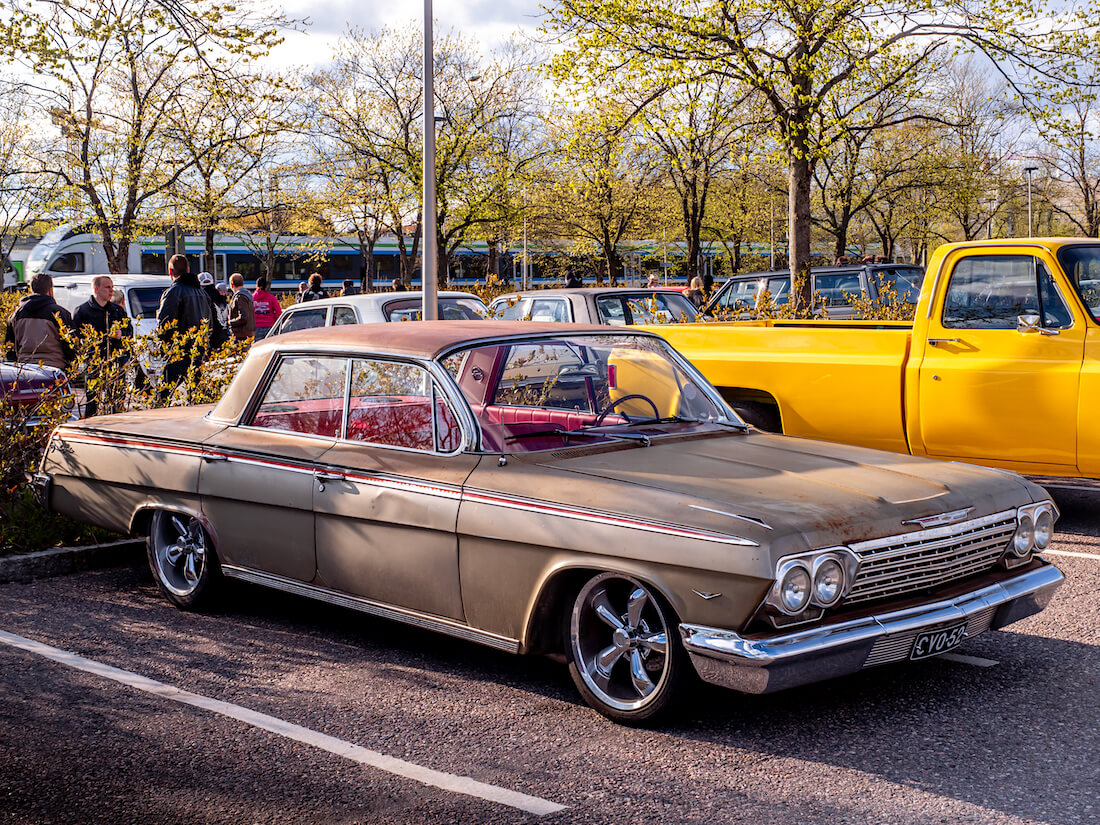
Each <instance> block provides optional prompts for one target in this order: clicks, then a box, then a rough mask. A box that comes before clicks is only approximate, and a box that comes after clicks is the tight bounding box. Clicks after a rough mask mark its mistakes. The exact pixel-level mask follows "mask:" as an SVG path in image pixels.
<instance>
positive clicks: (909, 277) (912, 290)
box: [871, 266, 924, 304]
mask: <svg viewBox="0 0 1100 825" xmlns="http://www.w3.org/2000/svg"><path fill="white" fill-rule="evenodd" d="M871 277H872V278H873V280H874V281H875V286H876V288H877V289H878V295H879V298H880V299H882V298H886V297H892V298H893V300H895V301H897V302H899V303H908V304H915V303H916V302H917V298H919V297H920V288H921V284H922V283H924V270H923V269H921V268H920V267H919V266H897V267H888V268H886V269H876V270H875V271H874V273H873V274H872V276H871ZM891 292H892V293H893V296H890V293H891Z"/></svg>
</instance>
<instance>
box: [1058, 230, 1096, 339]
mask: <svg viewBox="0 0 1100 825" xmlns="http://www.w3.org/2000/svg"><path fill="white" fill-rule="evenodd" d="M1058 263H1060V264H1061V265H1062V270H1063V271H1064V272H1065V273H1066V276H1067V277H1068V278H1069V281H1070V283H1071V284H1073V288H1074V289H1076V290H1077V294H1078V295H1080V296H1081V300H1082V301H1084V303H1085V306H1086V307H1088V309H1089V312H1090V313H1091V314H1092V317H1093V318H1094V319H1095V320H1097V321H1100V246H1063V247H1062V248H1061V249H1059V250H1058Z"/></svg>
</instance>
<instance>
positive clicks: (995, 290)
mask: <svg viewBox="0 0 1100 825" xmlns="http://www.w3.org/2000/svg"><path fill="white" fill-rule="evenodd" d="M1021 315H1039V316H1041V320H1042V325H1043V326H1044V327H1052V328H1056V327H1064V326H1069V325H1070V324H1071V323H1072V316H1071V315H1070V312H1069V309H1068V308H1067V307H1066V304H1065V301H1064V300H1063V299H1062V297H1061V295H1059V294H1058V289H1057V287H1056V286H1055V284H1054V279H1053V278H1052V277H1051V275H1050V272H1049V271H1048V270H1047V268H1046V267H1045V266H1044V265H1043V264H1042V263H1041V262H1038V261H1036V260H1035V258H1033V257H1031V256H1030V255H976V256H973V257H969V258H963V259H962V260H961V261H959V262H958V264H956V265H955V268H954V270H953V271H952V272H951V281H950V282H949V283H948V287H947V297H946V298H945V301H944V308H943V325H944V327H947V328H957V329H1015V328H1016V323H1017V318H1018V317H1019V316H1021Z"/></svg>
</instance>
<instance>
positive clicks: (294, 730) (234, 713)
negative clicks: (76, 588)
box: [0, 630, 566, 816]
mask: <svg viewBox="0 0 1100 825" xmlns="http://www.w3.org/2000/svg"><path fill="white" fill-rule="evenodd" d="M0 642H3V643H4V644H6V645H9V646H11V647H15V648H19V649H20V650H26V651H28V652H30V653H36V654H38V655H39V656H43V657H45V658H47V659H51V660H53V661H55V662H60V663H61V664H63V665H67V666H69V667H72V668H75V669H77V670H82V671H84V672H85V673H93V674H95V675H96V676H102V677H103V678H105V679H111V680H113V681H115V682H120V683H121V684H124V685H128V686H129V687H133V688H137V689H138V690H141V691H145V692H146V693H152V694H154V695H156V696H160V697H162V698H164V699H171V700H172V701H173V702H180V703H182V704H185V705H192V706H194V707H197V708H204V709H205V710H210V711H213V712H214V713H220V714H221V715H222V716H228V717H229V718H231V719H237V720H238V721H241V722H244V723H245V724H248V725H252V726H253V727H257V728H261V729H262V730H266V731H270V732H271V733H275V734H278V735H279V736H285V737H286V738H287V739H293V740H295V741H297V742H302V743H304V744H306V745H312V746H313V747H315V748H320V749H321V750H324V751H328V752H329V753H333V754H336V755H337V756H342V757H344V758H345V759H350V760H351V761H353V762H358V763H359V764H360V765H367V766H368V767H372V768H378V769H379V770H382V771H386V772H387V773H392V774H395V775H397V776H403V777H405V778H406V779H413V780H415V781H417V782H420V783H422V784H424V785H429V786H431V787H433V788H439V789H441V790H444V791H452V792H454V793H460V794H465V795H467V796H473V797H477V798H478V799H484V800H487V801H489V802H497V803H499V804H501V805H507V806H508V807H510V808H518V809H519V810H521V811H526V812H527V813H530V814H535V815H537V816H543V815H545V814H552V813H557V812H558V811H563V810H565V807H566V806H565V805H559V804H557V803H556V802H550V801H549V800H546V799H540V798H539V797H537V796H528V795H527V794H524V793H519V792H518V791H510V790H508V789H507V788H499V787H497V786H496V785H488V784H486V783H484V782H478V781H477V780H476V779H471V778H470V777H468V776H456V775H455V774H450V773H443V772H442V771H436V770H432V769H431V768H425V767H423V766H421V765H417V764H414V763H412V762H406V761H405V760H404V759H397V758H395V757H392V756H386V755H385V754H384V753H379V752H378V751H372V750H367V749H366V748H362V747H359V746H358V745H353V744H352V743H350V742H345V741H344V740H342V739H337V738H336V737H334V736H328V735H327V734H324V733H318V732H317V731H315V730H310V729H309V728H303V727H301V726H300V725H295V724H293V723H291V722H286V721H284V720H282V719H277V718H276V717H274V716H268V715H267V714H265V713H259V712H257V711H254V710H249V709H248V708H245V707H241V706H240V705H233V704H230V703H229V702H222V701H219V700H218V699H211V698H209V697H207V696H200V695H199V694H197V693H190V692H189V691H186V690H180V689H179V688H175V687H172V686H171V685H167V684H165V683H164V682H158V681H156V680H154V679H147V678H146V677H144V676H139V675H138V674H136V673H131V672H130V671H128V670H120V669H119V668H117V667H111V666H110V665H105V664H103V663H101V662H96V661H94V660H92V659H85V658H84V657H83V656H80V655H78V654H76V653H71V652H69V651H67V650H60V649H59V648H56V647H50V646H49V645H44V644H42V643H41V642H36V641H33V640H31V639H25V638H23V637H22V636H16V635H15V634H13V633H6V632H5V631H3V630H0Z"/></svg>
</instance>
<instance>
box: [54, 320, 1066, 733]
mask: <svg viewBox="0 0 1100 825" xmlns="http://www.w3.org/2000/svg"><path fill="white" fill-rule="evenodd" d="M37 481H38V486H39V491H40V493H41V495H42V497H43V498H44V499H45V500H46V501H47V502H48V504H49V506H50V507H52V508H53V509H55V510H58V511H60V512H62V513H66V514H68V515H70V516H73V517H75V518H78V519H83V520H85V521H89V522H93V523H96V524H100V525H103V526H105V527H108V528H112V529H115V530H121V531H134V532H137V533H142V534H146V535H148V537H149V541H148V548H149V561H150V564H151V567H152V570H153V573H154V576H155V578H156V581H157V583H158V584H159V586H160V588H161V590H162V591H163V593H164V594H165V596H166V597H167V598H168V599H170V600H171V601H172V602H174V603H175V604H177V605H179V606H180V607H185V608H191V607H198V606H200V605H201V604H202V603H203V602H205V601H207V600H208V599H209V598H210V597H211V596H212V595H213V594H214V593H215V591H216V588H217V586H218V585H219V582H220V580H221V578H222V577H225V576H229V577H234V578H238V579H244V580H247V581H251V582H256V583H259V584H263V585H267V586H270V587H274V588H278V589H280V590H285V591H289V592H291V593H297V594H301V595H304V596H309V597H313V598H317V599H321V600H324V601H328V602H332V603H335V604H339V605H343V606H346V607H349V608H352V609H356V610H361V611H365V612H367V613H372V614H375V615H378V616H383V617H386V618H388V619H392V620H396V621H399V622H408V623H410V624H414V625H418V626H421V627H427V628H432V629H435V630H438V631H441V632H443V633H449V634H452V635H454V636H457V637H460V638H463V639H470V640H473V641H477V642H481V643H484V644H488V645H491V646H493V647H497V648H501V649H503V650H508V651H513V652H517V653H533V652H553V651H558V652H562V653H564V654H565V656H566V658H567V659H568V661H569V663H570V665H569V667H570V670H571V672H572V675H573V678H574V681H575V682H576V685H577V688H578V689H579V690H580V692H581V694H582V695H583V696H584V698H585V699H586V700H587V701H588V703H589V704H591V705H592V706H593V707H594V708H596V709H597V710H598V711H600V712H601V713H603V714H605V715H607V716H609V717H611V718H613V719H617V720H620V721H624V722H633V723H637V722H642V721H646V720H650V719H653V718H655V717H657V716H658V715H660V714H661V713H662V712H664V711H666V710H668V709H670V708H671V707H672V705H673V700H674V697H675V695H676V694H677V692H678V689H679V688H680V687H681V686H682V685H683V683H684V682H685V680H686V679H687V678H688V677H690V676H691V675H692V671H694V672H695V673H697V674H698V675H699V676H701V677H702V678H703V679H705V680H707V681H709V682H713V683H716V684H719V685H724V686H727V687H730V688H734V689H737V690H741V691H747V692H751V693H762V692H766V691H773V690H778V689H781V688H785V687H790V686H793V685H799V684H804V683H807V682H812V681H816V680H821V679H825V678H828V677H831V676H836V675H839V674H845V673H851V672H855V671H858V670H860V669H861V668H865V667H871V666H873V665H878V664H883V663H886V662H896V661H902V660H906V659H920V658H924V657H926V656H932V655H935V654H938V653H943V652H945V651H947V650H950V649H951V648H953V647H954V646H955V645H957V644H959V643H960V642H961V641H962V640H963V639H965V638H967V637H969V636H973V635H975V634H978V633H982V632H984V631H986V630H989V629H991V628H1000V627H1004V626H1005V625H1007V624H1010V623H1011V622H1014V621H1017V620H1018V619H1021V618H1023V617H1025V616H1028V615H1031V614H1033V613H1036V612H1038V611H1039V610H1041V609H1042V608H1043V607H1044V606H1045V605H1046V603H1047V601H1048V600H1049V598H1050V596H1051V594H1052V593H1053V592H1054V591H1055V590H1056V589H1057V588H1058V586H1059V585H1060V583H1061V581H1062V575H1061V574H1060V573H1059V572H1058V571H1057V570H1056V569H1055V568H1054V567H1053V566H1051V565H1049V564H1048V563H1046V562H1045V561H1043V560H1042V559H1040V558H1039V557H1038V556H1037V555H1036V553H1038V552H1040V551H1042V550H1043V549H1044V548H1046V547H1047V546H1048V545H1049V543H1050V541H1051V537H1052V535H1053V530H1054V521H1055V519H1056V518H1057V515H1058V514H1057V511H1056V509H1055V507H1054V505H1053V504H1052V502H1051V501H1050V500H1049V499H1048V497H1047V495H1046V493H1045V492H1044V491H1043V490H1042V489H1041V488H1040V487H1037V486H1035V485H1034V484H1031V483H1029V482H1027V481H1025V480H1023V479H1021V478H1020V477H1018V476H1016V475H1014V474H1011V473H1006V472H1002V471H995V470H986V469H981V468H977V467H971V466H967V465H962V464H946V463H940V462H934V461H929V460H926V459H920V458H914V457H911V456H903V455H896V454H891V453H884V452H876V451H872V450H866V449H860V448H853V447H845V446H840V445H836V444H826V443H818V442H814V441H808V440H802V439H794V438H787V437H783V436H776V435H769V434H766V433H762V432H758V431H756V430H753V429H751V428H749V427H747V426H746V425H745V424H743V423H742V422H741V421H740V420H739V419H738V418H737V417H736V415H735V414H734V413H733V412H732V411H731V410H730V409H729V408H728V407H727V406H726V405H725V404H724V403H723V401H722V399H721V397H720V396H719V395H718V394H717V392H716V391H715V390H714V388H713V387H711V386H710V385H709V384H708V383H707V382H706V381H705V380H704V379H703V378H702V377H701V376H700V375H699V373H698V372H697V371H696V370H695V369H694V368H693V367H692V366H691V365H690V364H689V363H687V362H686V361H685V360H684V359H683V358H681V357H680V356H679V355H678V354H677V353H676V352H675V351H674V350H672V349H671V348H670V347H669V346H668V345H667V344H665V343H664V342H663V341H662V340H661V339H660V338H658V337H656V336H655V335H652V334H648V333H637V332H627V331H618V330H611V329H609V328H607V327H582V326H571V325H556V324H532V323H508V322H496V323H486V322H464V321H452V322H446V323H439V322H422V323H410V324H385V325H382V324H379V325H366V326H349V327H343V328H333V329H323V330H309V331H304V332H298V333H291V334H288V335H285V336H280V337H279V338H277V339H271V340H269V341H266V342H264V343H262V344H259V345H257V346H256V347H254V348H253V350H252V352H251V354H250V355H249V357H248V358H247V360H246V361H245V363H244V365H243V367H242V368H241V371H240V373H239V374H238V376H237V378H236V379H235V381H234V382H233V384H232V385H231V386H230V388H229V390H228V391H227V392H226V394H225V396H224V397H223V398H222V400H221V401H220V402H219V403H218V404H217V405H216V406H213V407H204V408H176V409H165V410H155V411H148V412H140V413H128V414H121V415H115V416H107V417H102V418H93V419H89V420H86V421H82V422H79V423H75V424H70V425H66V426H64V427H61V428H60V429H58V430H57V431H56V432H55V433H54V435H53V438H52V440H51V442H50V445H49V448H48V451H47V453H46V456H45V458H44V460H43V463H42V466H41V469H40V473H39V474H38V476H37Z"/></svg>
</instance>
